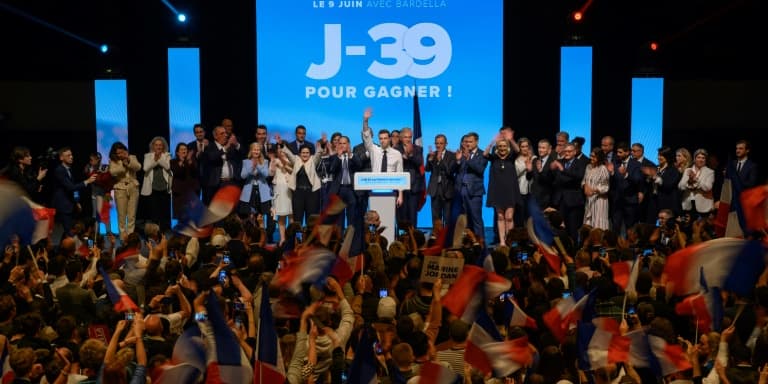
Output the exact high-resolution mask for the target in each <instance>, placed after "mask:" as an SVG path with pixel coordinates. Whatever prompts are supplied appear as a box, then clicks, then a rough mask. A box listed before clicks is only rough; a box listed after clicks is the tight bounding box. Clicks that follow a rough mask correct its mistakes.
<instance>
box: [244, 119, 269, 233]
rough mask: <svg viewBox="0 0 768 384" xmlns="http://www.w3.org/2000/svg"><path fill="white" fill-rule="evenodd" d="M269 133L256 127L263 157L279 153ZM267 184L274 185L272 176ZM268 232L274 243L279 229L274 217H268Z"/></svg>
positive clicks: (256, 140) (255, 136) (256, 137)
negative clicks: (276, 230)
mask: <svg viewBox="0 0 768 384" xmlns="http://www.w3.org/2000/svg"><path fill="white" fill-rule="evenodd" d="M268 135H269V133H268V132H267V126H266V125H264V124H259V125H258V126H256V132H255V134H254V139H255V140H254V141H255V142H256V143H257V144H258V145H259V146H261V154H262V156H265V157H268V156H270V153H271V154H273V155H275V154H276V151H277V146H276V145H274V144H271V143H269V139H268ZM244 158H248V156H245V157H244ZM267 183H269V185H272V176H267ZM266 216H267V220H266V227H267V228H266V231H267V243H270V244H271V243H272V242H273V241H274V236H275V229H276V227H277V223H276V222H275V218H274V217H273V216H272V215H266Z"/></svg>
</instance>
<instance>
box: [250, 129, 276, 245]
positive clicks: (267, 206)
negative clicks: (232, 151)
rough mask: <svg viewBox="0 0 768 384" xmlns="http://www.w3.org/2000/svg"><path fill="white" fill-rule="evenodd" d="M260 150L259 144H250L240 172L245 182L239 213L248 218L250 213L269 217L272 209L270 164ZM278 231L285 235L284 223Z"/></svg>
mask: <svg viewBox="0 0 768 384" xmlns="http://www.w3.org/2000/svg"><path fill="white" fill-rule="evenodd" d="M261 148H262V146H261V145H259V143H257V142H253V143H251V146H250V148H249V149H248V159H246V160H245V161H243V168H242V169H241V170H240V177H241V178H242V179H243V180H245V182H244V184H243V191H242V193H241V194H240V209H239V211H240V215H242V216H250V215H251V213H254V214H256V215H259V216H261V215H269V214H270V211H271V208H272V188H271V187H270V185H269V183H268V182H267V177H269V175H270V172H269V163H270V162H269V160H267V159H265V158H264V154H263V153H261ZM248 160H250V161H248ZM280 231H282V233H285V223H283V227H281V228H280ZM282 236H283V235H281V238H282Z"/></svg>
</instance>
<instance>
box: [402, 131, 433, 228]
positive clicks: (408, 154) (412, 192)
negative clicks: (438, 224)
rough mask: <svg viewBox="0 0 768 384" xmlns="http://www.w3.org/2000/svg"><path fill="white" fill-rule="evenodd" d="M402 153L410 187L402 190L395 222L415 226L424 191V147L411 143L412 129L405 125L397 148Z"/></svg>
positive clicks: (404, 169)
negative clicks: (400, 203)
mask: <svg viewBox="0 0 768 384" xmlns="http://www.w3.org/2000/svg"><path fill="white" fill-rule="evenodd" d="M395 149H397V150H398V151H400V153H402V154H403V172H408V173H410V174H411V189H409V190H405V191H403V205H401V206H400V207H398V208H397V222H398V223H401V222H405V221H407V222H408V223H410V225H411V226H413V227H414V228H417V227H418V225H417V222H416V221H417V217H418V214H419V208H420V207H419V206H420V205H421V204H420V203H421V196H422V194H423V193H424V189H425V187H426V186H425V184H426V180H425V177H424V173H423V172H422V170H423V169H424V147H422V146H420V145H416V144H414V143H413V131H412V130H411V128H408V127H405V128H403V129H401V130H400V144H399V148H398V147H395Z"/></svg>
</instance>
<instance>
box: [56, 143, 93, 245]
mask: <svg viewBox="0 0 768 384" xmlns="http://www.w3.org/2000/svg"><path fill="white" fill-rule="evenodd" d="M59 161H61V164H59V165H58V166H57V167H56V169H54V171H53V197H52V199H53V200H52V202H51V206H53V208H55V209H56V222H58V223H61V225H62V226H63V227H64V228H63V229H64V233H69V230H70V229H72V225H73V224H74V221H75V215H76V214H77V213H78V212H80V211H81V207H80V194H81V193H82V192H84V191H85V189H86V187H87V186H88V185H89V184H91V183H93V182H94V181H96V174H95V173H94V174H92V175H91V176H90V177H88V178H87V179H85V180H83V181H81V182H78V183H76V182H75V181H74V179H73V178H72V164H73V163H74V156H72V149H70V148H69V147H64V148H62V149H60V150H59Z"/></svg>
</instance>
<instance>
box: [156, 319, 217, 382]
mask: <svg viewBox="0 0 768 384" xmlns="http://www.w3.org/2000/svg"><path fill="white" fill-rule="evenodd" d="M205 366H206V364H205V344H204V343H203V340H202V335H201V334H200V328H198V327H197V325H196V324H195V325H192V326H190V327H189V328H187V329H186V330H185V331H184V333H183V334H182V335H181V336H179V338H178V339H177V340H176V343H175V344H174V346H173V357H172V358H171V362H170V363H168V364H165V365H162V366H160V367H157V368H155V369H153V370H152V372H151V373H150V377H151V378H152V382H153V383H158V384H177V383H195V382H197V380H198V378H199V377H200V376H201V375H202V374H203V372H205Z"/></svg>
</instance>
